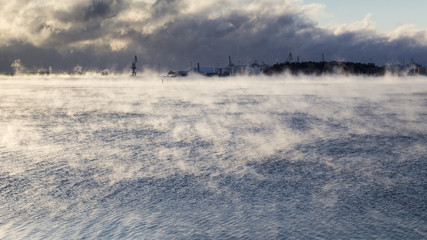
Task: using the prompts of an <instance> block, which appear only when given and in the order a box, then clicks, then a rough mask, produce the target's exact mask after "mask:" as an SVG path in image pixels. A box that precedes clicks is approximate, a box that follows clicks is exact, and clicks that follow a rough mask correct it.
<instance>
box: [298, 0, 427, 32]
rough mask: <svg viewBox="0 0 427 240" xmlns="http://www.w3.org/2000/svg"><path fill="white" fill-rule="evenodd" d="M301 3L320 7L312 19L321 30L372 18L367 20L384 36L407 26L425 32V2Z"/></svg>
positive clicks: (331, 0)
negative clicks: (319, 5)
mask: <svg viewBox="0 0 427 240" xmlns="http://www.w3.org/2000/svg"><path fill="white" fill-rule="evenodd" d="M304 3H306V4H321V5H323V10H322V11H319V14H317V16H315V17H314V18H313V19H314V20H316V21H317V22H318V23H319V24H320V25H322V26H329V27H331V26H339V25H342V24H351V23H354V22H357V21H360V20H362V19H364V18H365V17H366V16H367V15H371V16H370V20H371V21H372V22H373V23H375V27H376V29H377V30H378V31H380V32H383V33H385V32H388V31H393V30H395V29H396V28H398V27H400V26H402V25H409V24H413V25H414V27H416V28H418V29H427V21H426V18H425V14H426V12H427V10H426V9H427V1H425V0H409V1H401V0H357V1H346V0H304Z"/></svg>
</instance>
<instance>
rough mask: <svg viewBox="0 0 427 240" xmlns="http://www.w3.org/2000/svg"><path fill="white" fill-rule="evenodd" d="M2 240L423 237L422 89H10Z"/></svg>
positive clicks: (140, 81)
mask: <svg viewBox="0 0 427 240" xmlns="http://www.w3.org/2000/svg"><path fill="white" fill-rule="evenodd" d="M0 239H427V77H425V76H420V77H416V76H411V77H409V76H408V77H396V76H385V77H359V76H333V75H331V76H291V75H286V74H284V75H277V76H262V75H256V76H236V77H227V78H215V77H213V78H205V77H202V76H197V75H193V76H189V77H186V78H166V77H162V76H159V75H158V74H148V73H147V74H144V73H143V74H141V75H138V76H136V77H131V76H128V75H109V76H100V75H95V74H92V75H91V74H86V75H74V76H69V75H50V76H28V75H15V76H1V77H0Z"/></svg>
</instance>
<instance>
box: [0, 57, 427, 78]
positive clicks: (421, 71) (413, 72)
mask: <svg viewBox="0 0 427 240" xmlns="http://www.w3.org/2000/svg"><path fill="white" fill-rule="evenodd" d="M207 68H209V69H211V70H210V72H204V70H203V69H206V67H205V68H203V69H202V70H201V69H200V68H199V69H197V68H194V69H190V70H188V71H169V72H168V73H166V74H165V75H164V77H186V76H187V75H188V74H189V73H195V74H200V75H202V76H207V77H212V76H217V77H228V76H239V75H258V74H262V75H266V76H273V75H279V74H284V73H288V74H291V75H314V76H321V75H343V76H374V77H377V76H378V77H380V76H385V75H387V74H391V75H395V76H420V75H421V76H427V68H426V67H422V66H420V65H419V64H416V63H410V64H407V65H384V66H382V67H379V66H377V65H375V64H374V63H355V62H340V61H330V62H313V61H306V62H282V63H276V64H274V65H271V66H269V65H259V64H252V65H247V66H234V65H229V66H227V67H222V68H213V67H207ZM237 69H240V70H238V71H236V70H237ZM248 69H249V70H248ZM251 69H252V70H253V69H256V71H251ZM153 72H154V71H153ZM86 74H90V75H99V76H109V75H117V74H119V75H121V74H124V72H122V73H115V72H109V71H105V70H104V71H96V72H91V71H88V72H76V73H74V72H71V73H70V72H46V71H43V72H38V71H37V72H19V73H0V76H23V75H27V76H28V75H29V76H50V75H54V76H59V75H69V76H84V75H86ZM140 75H141V74H140Z"/></svg>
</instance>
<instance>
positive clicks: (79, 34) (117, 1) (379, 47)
mask: <svg viewBox="0 0 427 240" xmlns="http://www.w3.org/2000/svg"><path fill="white" fill-rule="evenodd" d="M0 4H1V5H2V9H1V10H0V14H1V15H2V18H1V19H0V72H9V71H11V67H10V66H11V64H12V62H13V61H14V60H15V59H21V62H22V64H24V65H25V66H29V67H32V66H34V67H44V68H47V67H48V66H53V68H54V71H55V70H58V71H59V70H67V69H68V70H72V68H73V67H74V66H75V65H77V64H79V65H81V66H83V67H86V68H91V69H96V68H99V69H103V68H111V69H113V70H119V71H120V70H124V69H126V68H127V67H128V65H129V64H130V62H131V60H132V58H133V55H138V57H139V60H140V62H139V64H142V65H145V66H151V67H153V66H157V65H158V64H159V65H161V66H163V67H165V68H172V69H177V68H188V67H190V62H193V63H194V64H195V63H196V62H200V63H201V64H202V65H212V66H216V65H225V64H226V63H227V59H228V56H229V55H231V56H232V58H233V60H234V61H235V62H236V63H238V62H240V63H241V64H246V63H247V62H249V61H252V60H254V59H258V60H259V61H265V62H267V63H275V62H280V61H284V60H285V59H286V57H287V55H288V53H289V52H290V51H292V52H293V55H294V56H300V59H301V60H313V61H318V60H320V59H321V55H322V53H324V54H325V56H326V58H327V60H348V61H363V60H364V59H365V60H366V59H372V61H375V62H376V63H377V64H385V63H394V62H402V61H403V60H405V59H406V60H407V61H408V60H409V59H410V58H414V59H415V60H416V61H419V62H420V63H422V64H426V63H427V48H426V45H427V32H426V31H424V30H417V29H414V27H412V26H402V27H401V28H399V29H396V30H395V31H393V32H390V33H386V34H380V33H377V32H376V30H375V23H373V22H372V21H371V20H370V18H369V15H368V16H367V17H366V18H365V19H363V20H361V21H360V22H356V23H354V24H349V25H341V26H338V27H335V28H334V29H325V28H321V27H319V26H317V23H316V22H314V21H313V20H311V17H312V16H314V15H316V14H321V13H322V8H324V6H323V5H321V4H310V5H305V4H303V2H302V1H298V0H294V1H291V0H288V1H279V0H266V1H255V0H239V1H231V0H221V1H196V0H157V1H155V0H141V1H136V0H92V1H83V0H78V1H66V2H63V1H60V2H58V1H53V0H41V1H37V2H34V1H30V2H28V1H21V0H18V1H4V0H0Z"/></svg>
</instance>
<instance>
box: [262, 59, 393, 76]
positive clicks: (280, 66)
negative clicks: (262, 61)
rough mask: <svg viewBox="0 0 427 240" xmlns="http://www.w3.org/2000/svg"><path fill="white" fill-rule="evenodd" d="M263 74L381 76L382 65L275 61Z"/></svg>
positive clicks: (383, 71) (382, 71) (383, 70)
mask: <svg viewBox="0 0 427 240" xmlns="http://www.w3.org/2000/svg"><path fill="white" fill-rule="evenodd" d="M263 72H264V74H267V75H274V74H279V73H283V72H289V73H291V74H295V75H296V74H309V75H322V74H347V75H369V76H383V75H384V74H385V68H384V67H378V66H376V65H375V64H373V63H369V64H364V63H354V62H337V61H332V62H284V63H277V64H274V65H273V66H270V67H267V68H265V69H264V70H263Z"/></svg>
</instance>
